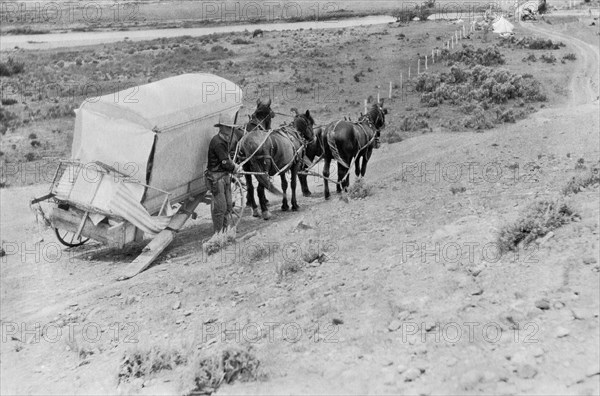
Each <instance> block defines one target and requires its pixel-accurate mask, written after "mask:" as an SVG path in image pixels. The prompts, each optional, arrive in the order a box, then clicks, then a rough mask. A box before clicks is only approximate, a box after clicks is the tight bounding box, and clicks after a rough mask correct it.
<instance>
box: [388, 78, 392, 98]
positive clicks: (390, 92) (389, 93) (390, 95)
mask: <svg viewBox="0 0 600 396" xmlns="http://www.w3.org/2000/svg"><path fill="white" fill-rule="evenodd" d="M388 99H392V82H391V81H390V91H389V92H388Z"/></svg>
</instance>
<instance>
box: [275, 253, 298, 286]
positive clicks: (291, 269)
mask: <svg viewBox="0 0 600 396" xmlns="http://www.w3.org/2000/svg"><path fill="white" fill-rule="evenodd" d="M303 266H304V263H303V262H302V261H301V260H298V259H295V258H294V259H290V260H283V261H282V262H280V261H278V262H277V263H276V265H275V272H276V273H277V282H281V281H282V280H283V279H285V278H286V277H287V276H288V275H291V274H295V273H297V272H300V270H301V269H302V267H303Z"/></svg>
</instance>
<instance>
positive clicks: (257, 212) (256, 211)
mask: <svg viewBox="0 0 600 396" xmlns="http://www.w3.org/2000/svg"><path fill="white" fill-rule="evenodd" d="M252 217H260V212H259V211H258V209H252Z"/></svg>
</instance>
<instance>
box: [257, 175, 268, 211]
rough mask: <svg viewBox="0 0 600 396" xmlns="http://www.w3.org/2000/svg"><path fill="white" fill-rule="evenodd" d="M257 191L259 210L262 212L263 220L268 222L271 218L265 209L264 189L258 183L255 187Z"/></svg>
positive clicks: (266, 208)
mask: <svg viewBox="0 0 600 396" xmlns="http://www.w3.org/2000/svg"><path fill="white" fill-rule="evenodd" d="M257 191H258V202H259V203H260V210H261V211H262V217H263V219H265V220H269V219H270V218H271V212H269V208H268V207H267V197H265V187H264V186H263V185H262V184H260V183H258V187H257Z"/></svg>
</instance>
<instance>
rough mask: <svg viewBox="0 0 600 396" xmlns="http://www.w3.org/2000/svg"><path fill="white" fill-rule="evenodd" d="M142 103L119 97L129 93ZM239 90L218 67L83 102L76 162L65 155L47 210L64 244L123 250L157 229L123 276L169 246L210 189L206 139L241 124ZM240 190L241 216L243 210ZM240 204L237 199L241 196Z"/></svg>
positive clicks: (75, 143)
mask: <svg viewBox="0 0 600 396" xmlns="http://www.w3.org/2000/svg"><path fill="white" fill-rule="evenodd" d="M132 92H133V93H134V94H135V99H136V100H135V101H131V100H129V101H125V100H121V101H115V98H131V95H132ZM241 107H242V91H241V89H240V88H239V87H238V86H237V85H236V84H234V83H232V82H231V81H228V80H225V79H223V78H221V77H218V76H215V75H212V74H185V75H181V76H177V77H171V78H167V79H165V80H161V81H157V82H154V83H150V84H146V85H142V86H139V87H134V88H132V89H129V90H125V91H121V92H118V93H115V94H110V95H106V96H102V97H100V98H95V100H93V101H92V100H89V101H86V102H84V103H83V104H82V105H81V107H80V108H79V109H78V110H76V121H75V133H74V139H73V148H72V153H71V157H72V159H70V160H63V161H60V162H59V165H58V167H57V170H56V173H55V175H54V178H53V180H52V184H51V186H50V192H49V193H48V194H46V195H44V196H42V197H39V198H36V199H34V200H33V201H31V203H32V204H39V203H40V202H42V201H48V202H49V209H46V212H45V213H43V214H44V217H45V218H46V220H47V221H48V222H49V223H50V225H51V227H53V228H54V230H55V233H56V236H57V238H58V240H59V241H60V242H61V243H63V244H64V245H65V246H68V247H74V246H79V245H82V244H83V243H85V242H87V241H88V240H89V239H93V240H96V241H98V242H101V243H102V244H105V245H108V246H109V247H114V248H122V247H123V246H125V245H126V244H128V243H131V242H134V241H141V240H142V239H144V236H145V235H148V234H150V235H153V238H152V240H151V241H150V242H149V243H148V245H147V246H146V247H145V248H144V249H143V251H142V253H141V254H140V255H139V256H138V257H137V259H136V260H134V261H133V262H132V263H131V264H130V265H129V266H128V267H127V268H126V271H125V273H124V274H123V275H122V276H120V277H119V279H128V278H130V277H132V276H135V275H136V274H138V273H139V272H141V271H143V270H144V269H146V268H147V267H148V266H149V265H150V264H151V263H152V262H153V260H154V259H156V258H157V257H158V255H159V254H160V253H161V252H162V251H163V250H164V249H165V248H166V247H167V246H168V245H169V243H170V242H171V241H172V240H173V239H174V236H175V234H176V232H177V231H179V230H180V229H181V228H182V227H183V225H184V224H185V222H186V221H187V220H188V219H189V217H194V218H195V216H196V215H195V213H194V210H195V209H196V207H197V206H198V205H199V204H200V202H205V203H210V201H211V197H210V192H209V189H208V188H207V187H206V183H205V177H204V170H205V169H206V162H207V154H208V145H209V143H210V140H211V139H212V137H213V136H214V135H215V134H216V133H217V132H218V129H217V128H216V127H215V124H217V123H229V124H234V123H235V122H236V119H237V115H238V111H239V110H240V108H241ZM234 190H237V191H238V194H236V195H237V196H239V207H238V208H237V209H238V210H236V213H237V214H238V221H239V218H241V213H242V212H243V211H242V209H243V199H242V198H243V193H242V185H241V184H240V183H239V182H238V181H237V180H236V181H235V185H234ZM236 204H237V202H236Z"/></svg>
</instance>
